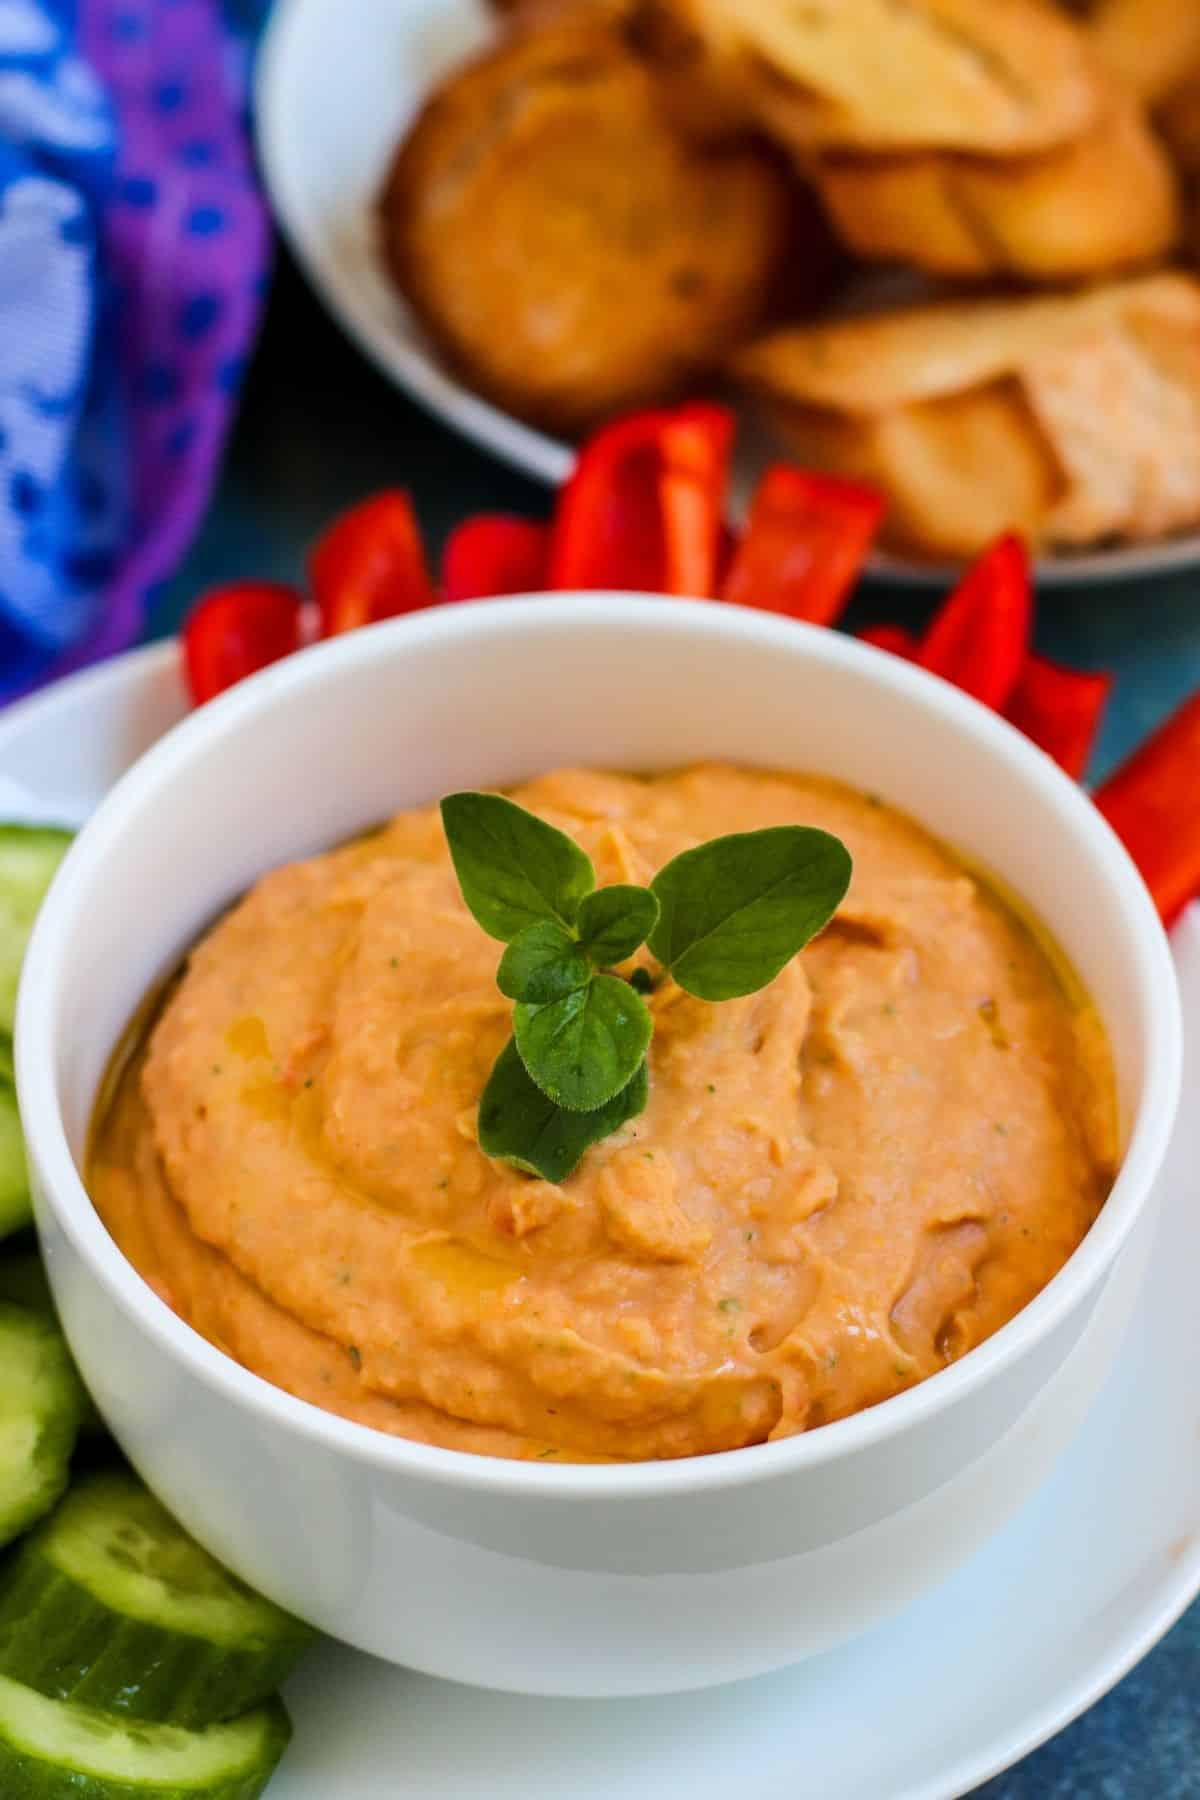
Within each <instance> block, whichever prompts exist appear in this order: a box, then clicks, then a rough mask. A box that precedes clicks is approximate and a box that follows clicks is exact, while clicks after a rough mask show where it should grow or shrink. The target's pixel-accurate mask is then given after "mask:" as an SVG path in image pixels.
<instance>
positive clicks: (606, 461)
mask: <svg viewBox="0 0 1200 1800" xmlns="http://www.w3.org/2000/svg"><path fill="white" fill-rule="evenodd" d="M732 446H733V414H732V413H731V412H730V411H729V409H728V408H727V407H723V406H709V405H705V404H702V403H699V402H697V403H696V404H693V405H688V406H678V407H674V408H672V409H670V410H662V411H655V412H640V413H632V414H630V416H629V417H628V418H624V419H618V420H617V421H616V422H615V423H614V424H612V425H606V426H604V427H603V428H602V429H601V430H600V431H598V432H597V433H596V435H595V436H594V437H592V438H590V439H589V441H588V442H587V443H586V444H584V446H583V448H582V449H581V450H580V452H579V457H578V460H577V461H576V464H575V468H574V471H573V472H572V474H571V476H570V477H569V479H568V480H567V482H566V483H565V484H564V486H563V487H562V489H561V490H560V492H559V496H558V505H557V508H556V510H555V515H554V525H553V529H552V535H551V544H550V566H549V571H548V579H547V583H546V585H547V586H548V587H550V588H556V589H562V588H633V589H640V590H645V591H647V592H651V593H659V594H689V595H694V596H697V597H701V598H708V597H710V596H711V595H713V594H714V593H715V592H716V585H717V562H718V557H719V554H720V548H721V542H722V528H723V525H724V515H725V491H726V487H727V485H728V480H729V456H730V451H731V449H732Z"/></svg>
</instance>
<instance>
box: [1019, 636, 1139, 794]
mask: <svg viewBox="0 0 1200 1800" xmlns="http://www.w3.org/2000/svg"><path fill="white" fill-rule="evenodd" d="M1112 683H1113V678H1112V676H1111V675H1109V674H1107V673H1105V672H1104V671H1103V670H1091V669H1064V668H1063V667H1062V666H1061V665H1060V664H1059V663H1055V662H1051V661H1050V660H1049V658H1048V657H1045V656H1035V655H1032V654H1031V655H1029V656H1028V657H1026V659H1025V666H1024V668H1023V669H1022V670H1021V673H1020V675H1019V676H1018V677H1017V685H1016V687H1015V688H1014V689H1013V692H1012V695H1011V696H1010V698H1009V702H1008V712H1007V717H1008V720H1009V722H1010V723H1011V724H1013V725H1015V726H1016V727H1017V730H1018V731H1023V732H1024V733H1025V736H1026V737H1028V738H1032V739H1033V741H1034V743H1035V744H1037V745H1039V746H1040V748H1041V749H1043V750H1044V751H1045V752H1046V754H1047V756H1052V757H1053V758H1054V760H1055V762H1056V763H1058V765H1059V767H1060V768H1063V769H1065V770H1066V772H1067V774H1068V775H1073V776H1074V777H1075V780H1076V781H1078V780H1079V779H1080V778H1081V777H1082V775H1083V771H1084V770H1085V769H1086V767H1087V762H1088V757H1089V756H1090V755H1091V753H1092V745H1093V744H1094V743H1095V741H1096V733H1097V731H1098V730H1099V729H1100V720H1101V717H1102V716H1103V713H1104V708H1105V705H1106V704H1107V702H1108V696H1109V693H1110V691H1111V689H1112Z"/></svg>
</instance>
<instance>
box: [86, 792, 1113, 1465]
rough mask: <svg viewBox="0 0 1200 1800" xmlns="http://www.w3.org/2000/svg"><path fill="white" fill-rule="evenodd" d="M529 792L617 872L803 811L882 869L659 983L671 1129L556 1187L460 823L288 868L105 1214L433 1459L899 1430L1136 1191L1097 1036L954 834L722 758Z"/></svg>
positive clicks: (304, 1371)
mask: <svg viewBox="0 0 1200 1800" xmlns="http://www.w3.org/2000/svg"><path fill="white" fill-rule="evenodd" d="M514 797H515V798H516V799H517V800H519V801H520V803H521V804H522V805H524V806H527V807H529V808H531V809H532V810H533V811H535V812H537V813H539V814H541V815H542V817H544V818H546V819H548V820H550V821H551V822H552V823H554V824H555V825H558V826H560V827H561V828H562V829H563V830H565V831H568V832H570V833H571V834H572V835H573V836H574V837H575V838H576V839H577V840H578V841H579V843H580V844H582V845H583V847H584V849H585V850H586V851H587V852H588V854H589V855H590V856H591V858H592V860H593V862H594V863H595V865H596V870H597V875H598V878H599V880H600V882H601V883H607V882H613V881H634V882H646V881H648V880H649V879H650V877H651V876H652V875H653V874H654V872H655V871H656V870H657V869H659V868H660V867H661V866H662V865H663V863H665V862H666V861H668V859H669V858H671V857H672V856H674V855H675V854H676V853H677V852H678V851H680V850H683V849H685V848H687V847H688V846H690V845H692V844H695V843H697V842H700V841H702V840H704V839H707V838H711V837H715V836H718V835H720V834H722V833H724V832H729V831H735V830H751V829H755V828H758V827H760V826H766V825H776V824H783V823H790V822H797V823H804V824H812V825H819V826H822V827H824V828H825V829H826V830H829V831H833V832H835V833H837V834H838V835H839V836H840V837H842V838H843V839H844V840H845V842H846V844H847V845H848V847H849V849H850V851H851V853H852V855H853V857H854V864H855V872H854V879H853V882H852V885H851V888H850V892H849V895H848V897H847V899H846V901H845V903H844V904H843V906H842V908H841V910H840V912H839V913H838V915H837V917H836V918H835V920H834V921H833V923H832V924H831V925H830V927H829V928H828V929H827V930H826V931H825V932H824V934H823V935H822V936H821V937H820V938H818V939H817V940H816V941H815V942H814V943H812V944H811V945H810V946H809V947H808V949H807V950H805V951H804V952H803V954H802V955H801V956H799V957H798V958H796V959H795V960H794V961H793V962H792V963H791V964H790V965H789V966H788V967H787V968H786V969H785V970H784V971H783V973H782V974H781V975H780V976H779V977H778V979H777V980H775V981H774V982H773V983H772V984H771V985H770V986H769V987H768V988H766V989H764V990H763V991H762V992H761V993H758V994H755V995H752V996H750V997H748V998H746V999H743V1000H734V1001H728V1002H726V1003H724V1004H722V1005H713V1004H709V1003H706V1002H704V1001H700V1000H696V999H693V998H691V997H690V996H689V995H687V994H685V993H683V992H682V991H681V990H680V989H679V988H678V987H676V986H675V985H674V984H673V983H671V982H670V981H666V982H664V983H662V984H660V985H659V986H658V987H657V989H656V991H655V992H654V993H653V994H652V995H651V997H650V1001H649V1004H650V1005H651V1007H652V1009H653V1012H654V1015H655V1035H654V1042H653V1046H652V1048H651V1052H650V1076H651V1080H650V1100H649V1104H648V1106H647V1109H646V1111H645V1112H644V1113H643V1114H642V1115H641V1117H639V1118H637V1119H634V1120H633V1121H631V1122H630V1123H629V1124H628V1125H626V1126H625V1127H624V1128H623V1129H622V1130H621V1131H620V1132H619V1133H617V1134H616V1135H615V1136H613V1137H610V1138H608V1139H607V1140H605V1141H604V1142H603V1143H601V1144H599V1145H596V1146H595V1147H594V1148H592V1149H591V1150H589V1151H588V1152H587V1154H586V1155H585V1157H584V1159H583V1161H582V1163H581V1164H580V1166H579V1168H578V1169H577V1170H576V1171H575V1173H574V1174H573V1175H572V1176H571V1177H570V1178H569V1179H568V1180H567V1181H565V1182H564V1183H563V1184H562V1185H561V1186H554V1185H552V1184H550V1183H549V1182H546V1181H541V1180H538V1179H535V1178H533V1177H530V1176H528V1175H525V1174H521V1173H518V1172H517V1171H515V1170H513V1169H511V1168H508V1167H507V1166H505V1165H502V1164H499V1163H495V1162H492V1161H490V1160H489V1159H488V1158H487V1157H485V1156H484V1155H483V1153H482V1152H481V1151H480V1149H479V1147H478V1145H477V1143H476V1140H475V1116H476V1107H477V1104H478V1100H479V1095H480V1092H481V1090H482V1088H483V1085H484V1082H485V1081H486V1079H487V1075H488V1072H489V1070H490V1069H491V1066H492V1063H493V1061H494V1060H495V1058H496V1056H497V1054H498V1053H499V1051H500V1049H501V1047H502V1045H503V1044H504V1042H505V1040H506V1038H507V1036H508V1032H509V1028H510V1018H511V1003H510V1002H508V1001H506V1000H505V999H504V998H503V996H502V995H501V994H500V993H499V991H498V989H497V987H496V985H495V974H496V966H497V962H498V960H499V956H500V953H501V948H502V947H501V946H500V945H499V944H497V943H495V942H494V941H493V940H491V939H490V938H488V937H487V936H485V934H484V933H483V931H482V930H481V929H480V928H479V926H478V925H476V924H475V922H474V920H473V919H472V918H471V916H470V914H469V913H468V911H467V909H466V906H465V905H464V903H463V901H462V899H461V898H460V895H459V892H458V886H457V883H456V881H455V878H454V873H453V870H452V868H451V864H450V858H449V854H448V851H447V849H446V844H445V840H444V838H443V835H442V829H441V824H440V820H439V816H438V813H437V811H436V809H429V810H424V811H420V812H412V813H406V814H403V815H401V816H400V817H399V818H398V819H396V820H395V821H394V822H393V823H392V824H390V825H389V826H387V827H386V828H385V829H384V830H382V831H381V832H379V833H378V834H376V835H374V836H372V837H370V838H368V839H364V840H360V841H358V842H356V843H354V844H351V845H348V846H346V847H345V848H342V849H339V850H334V851H332V852H330V853H329V854H327V855H324V856H319V857H316V858H314V859H313V860H312V861H310V862H305V863H298V864H294V865H292V866H290V867H287V868H283V869H278V870H276V871H275V872H274V873H272V874H269V875H267V876H265V877H264V878H263V879H262V880H261V881H260V882H259V883H258V884H257V886H256V887H255V888H254V889H253V890H252V891H251V892H250V893H249V894H248V895H247V896H246V897H245V899H243V900H242V901H240V902H239V903H238V905H236V906H235V907H234V908H233V910H232V911H231V912H230V913H229V914H228V915H227V916H226V917H225V918H223V919H222V920H221V921H220V923H219V924H217V925H216V926H215V927H214V928H213V929H212V930H211V931H210V932H209V933H208V934H207V935H206V937H205V938H204V939H203V941H202V942H201V943H200V944H199V945H198V946H197V947H196V949H195V950H194V951H193V952H192V954H191V956H190V957H189V959H188V962H187V966H186V969H185V971H184V973H183V975H182V977H181V979H180V980H179V982H178V984H177V985H176V986H175V988H174V989H173V990H172V992H171V994H170V996H169V998H168V999H167V1001H166V1003H165V1005H164V1007H163V1008H162V1011H161V1014H160V1016H159V1017H158V1018H157V1021H156V1022H155V1023H154V1025H153V1027H152V1029H151V1030H150V1032H149V1034H148V1037H147V1038H146V1039H145V1041H143V1042H142V1043H141V1044H140V1045H139V1046H138V1047H137V1049H136V1052H135V1054H133V1056H132V1057H131V1058H130V1059H129V1061H128V1063H127V1065H126V1066H125V1068H124V1070H123V1072H122V1073H121V1075H120V1078H119V1080H118V1081H117V1083H116V1085H115V1089H114V1091H113V1097H112V1099H111V1102H110V1103H109V1104H108V1106H107V1109H106V1111H105V1112H104V1114H103V1116H102V1117H101V1118H100V1119H99V1121H98V1125H97V1130H96V1133H95V1137H94V1143H93V1149H92V1156H91V1164H90V1171H89V1173H90V1184H91V1191H92V1194H93V1196H94V1199H95V1203H96V1206H97V1208H98V1209H99V1211H100V1214H101V1216H102V1217H103V1219H104V1220H105V1222H106V1224H107V1225H108V1227H109V1229H110V1231H111V1232H112V1234H113V1236H114V1237H115V1239H116V1240H117V1242H118V1244H119V1245H120V1246H121V1248H122V1250H123V1251H124V1252H125V1254H126V1255H127V1256H128V1257H129V1258H130V1260H131V1261H132V1262H133V1264H134V1265H135V1266H136V1267H137V1268H138V1269H139V1270H140V1271H141V1272H142V1274H143V1275H144V1276H145V1277H146V1279H147V1280H148V1281H149V1282H150V1283H151V1284H152V1285H153V1286H154V1288H155V1289H156V1290H157V1291H158V1292H159V1293H160V1294H161V1295H162V1296H163V1297H164V1299H166V1301H167V1302H168V1304H170V1305H171V1306H172V1307H173V1308H174V1309H175V1311H176V1312H177V1313H178V1314H179V1315H180V1317H181V1318H183V1319H185V1320H187V1321H188V1322H189V1323H190V1324H191V1325H192V1326H194V1328H195V1329H196V1330H197V1331H199V1332H201V1333H202V1334H203V1335H204V1336H205V1337H207V1338H209V1339H210V1340H211V1341H212V1342H213V1343H214V1344H216V1345H218V1346H219V1347H220V1348H221V1349H223V1350H225V1351H226V1352H227V1353H228V1354H229V1355H230V1356H232V1357H234V1358H236V1359H237V1360H238V1361H239V1362H241V1363H243V1364H245V1366H246V1367H247V1368H249V1369H253V1370H255V1371H256V1372H257V1373H259V1374H260V1375H262V1376H264V1377H265V1378H266V1379H267V1380H268V1381H272V1382H274V1383H276V1384H277V1385H278V1386H280V1387H283V1388H286V1389H288V1390H289V1391H290V1392H291V1393H293V1394H297V1395H299V1396H301V1398H303V1399H306V1400H310V1401H313V1402H315V1404H316V1405H318V1406H321V1407H325V1408H328V1409H329V1410H331V1411H333V1412H337V1413H341V1414H343V1415H344V1416H345V1417H347V1418H351V1419H356V1420H359V1421H360V1422H362V1423H364V1424H367V1425H372V1426H375V1427H377V1428H378V1429H380V1430H383V1431H389V1432H393V1433H398V1434H399V1435H401V1436H404V1437H410V1438H415V1439H419V1440H421V1441H424V1442H430V1443H436V1444H443V1445H449V1446H452V1447H455V1448H459V1449H467V1450H477V1451H483V1452H486V1453H490V1454H495V1455H504V1456H525V1457H532V1456H543V1457H559V1458H561V1459H563V1460H584V1459H589V1458H646V1457H674V1456H690V1455H696V1454H700V1453H703V1452H706V1451H714V1450H725V1449H730V1448H733V1447H736V1446H739V1445H744V1444H751V1443H757V1442H759V1441H761V1440H763V1439H765V1438H770V1437H779V1436H783V1435H786V1434H788V1433H791V1432H796V1431H802V1430H805V1429H807V1428H810V1427H812V1426H815V1425H818V1424H821V1423H822V1422H824V1421H826V1420H829V1419H836V1418H839V1417H841V1416H842V1415H844V1414H846V1413H852V1412H855V1411H857V1410H858V1409H859V1408H861V1407H866V1406H872V1405H874V1404H875V1403H876V1402H878V1401H880V1400H884V1399H886V1398H887V1397H888V1396H889V1395H892V1394H895V1393H897V1392H898V1391H900V1390H901V1389H902V1388H906V1387H909V1386H911V1385H912V1383H914V1382H917V1381H921V1380H924V1379H925V1377H926V1376H929V1375H932V1374H934V1373H935V1372H936V1371H937V1370H939V1369H941V1368H943V1367H944V1366H945V1364H946V1363H948V1362H950V1361H952V1360H953V1359H954V1358H956V1357H959V1356H961V1355H962V1354H963V1353H964V1352H965V1351H967V1350H969V1349H970V1348H971V1347H972V1345H974V1344H978V1343H979V1342H980V1341H981V1340H982V1339H983V1338H986V1337H987V1336H988V1335H989V1334H990V1333H991V1332H993V1331H995V1330H996V1329H997V1327H998V1326H1000V1325H1003V1324H1004V1322H1005V1321H1006V1320H1007V1319H1010V1318H1011V1317H1012V1316H1013V1314H1014V1313H1015V1312H1017V1311H1018V1309H1019V1308H1020V1307H1022V1306H1024V1305H1025V1304H1026V1303H1027V1302H1028V1301H1029V1300H1030V1299H1032V1298H1033V1296H1034V1295H1035V1294H1037V1293H1038V1291H1039V1290H1040V1289H1041V1288H1042V1287H1043V1286H1044V1285H1045V1283H1046V1282H1047V1281H1049V1280H1050V1278H1051V1277H1052V1276H1053V1275H1054V1274H1055V1273H1056V1271H1057V1270H1058V1269H1059V1268H1061V1266H1062V1264H1063V1263H1064V1262H1065V1260H1066V1259H1067V1257H1068V1256H1070V1254H1071V1252H1072V1251H1073V1250H1074V1249H1075V1247H1076V1245H1077V1244H1078V1243H1079V1241H1080V1239H1081V1238H1082V1237H1083V1235H1084V1233H1085V1232H1086V1231H1087V1229H1088V1227H1089V1225H1090V1224H1091V1223H1092V1221H1093V1219H1094V1218H1095V1217H1096V1213H1097V1211H1098V1209H1099V1207H1100V1206H1101V1204H1102V1203H1103V1200H1104V1197H1105V1194H1106V1192H1107V1189H1108V1186H1109V1183H1110V1180H1111V1175H1112V1167H1113V1162H1114V1159H1115V1154H1116V1147H1115V1125H1114V1103H1113V1083H1112V1076H1111V1070H1110V1065H1109V1058H1108V1051H1107V1046H1106V1044H1105V1041H1104V1037H1103V1033H1102V1031H1101V1029H1100V1026H1099V1023H1098V1021H1097V1019H1096V1016H1095V1014H1094V1013H1093V1012H1092V1010H1091V1009H1090V1008H1089V1007H1088V1006H1087V1005H1086V1003H1084V1001H1083V1000H1082V997H1081V996H1079V995H1073V994H1071V993H1070V992H1068V989H1067V987H1065V986H1064V985H1063V984H1062V982H1060V980H1059V978H1058V976H1057V975H1056V973H1055V970H1054V968H1053V967H1052V964H1051V961H1050V960H1049V959H1048V957H1047V955H1046V954H1045V953H1044V952H1043V950H1042V949H1041V948H1040V947H1039V945H1038V943H1037V942H1036V941H1035V938H1034V936H1033V935H1032V934H1031V933H1030V931H1029V930H1027V929H1026V928H1025V927H1024V926H1023V925H1022V924H1021V923H1020V922H1019V921H1018V920H1017V919H1016V918H1015V917H1014V916H1013V914H1012V913H1010V912H1009V911H1007V910H1006V909H1005V907H1004V906H1003V905H1002V904H1001V903H1000V901H999V900H998V899H997V898H996V896H995V895H994V894H993V893H992V892H991V890H990V889H988V888H987V887H986V886H983V885H981V883H980V882H979V880H978V879H977V878H975V877H973V876H972V875H970V874H968V873H967V872H966V871H965V870H964V868H963V867H962V865H961V864H960V863H958V862H957V861H956V860H955V858H954V857H953V856H952V855H951V854H950V853H949V852H948V851H947V850H946V849H945V848H944V847H942V846H941V845H940V844H938V843H937V842H935V841H934V840H933V839H931V838H930V837H929V836H928V835H927V834H926V833H925V832H923V831H922V830H920V829H919V828H918V827H917V826H916V825H914V824H913V823H912V822H911V821H909V820H908V819H906V818H904V817H903V816H901V815H900V814H898V813H896V812H893V811H891V810H890V809H889V808H887V807H885V806H882V805H880V804H878V803H877V802H875V801H874V800H872V799H871V798H869V797H864V796H863V795H860V794H856V793H853V792H851V791H850V790H849V789H846V788H843V787H840V786H837V785H835V784H834V783H831V782H828V781H824V780H818V779H810V778H807V777H802V776H788V775H776V774H766V773H760V772H755V771H750V770H743V769H734V768H729V767H724V766H712V767H703V768H696V769H691V770H688V771H686V772H684V773H682V774H674V775H667V776H662V777H657V778H654V779H651V780H641V779H636V778H633V777H626V776H612V775H603V774H595V773H589V772H584V771H579V770H566V771H562V772H559V773H556V774H552V775H547V776H544V777H543V778H541V779H539V780H537V781H534V782H531V783H530V784H528V785H527V786H526V787H524V788H521V789H519V790H517V792H516V794H515V796H514ZM640 955H641V957H642V958H643V959H645V960H649V957H648V953H647V952H644V951H643V952H641V953H640Z"/></svg>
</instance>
